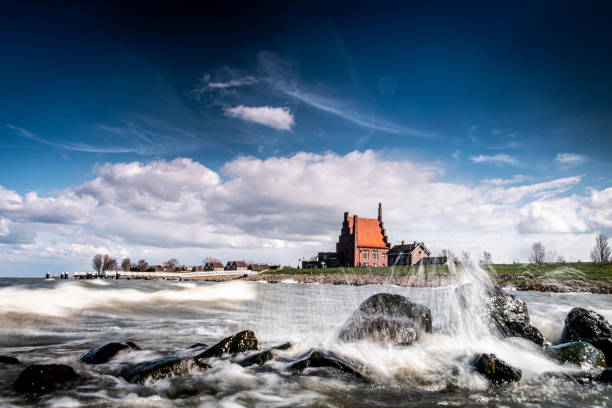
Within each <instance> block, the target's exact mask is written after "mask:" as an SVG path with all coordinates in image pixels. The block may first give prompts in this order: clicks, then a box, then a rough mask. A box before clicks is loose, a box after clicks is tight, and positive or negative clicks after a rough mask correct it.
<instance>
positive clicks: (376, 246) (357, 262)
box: [336, 203, 391, 267]
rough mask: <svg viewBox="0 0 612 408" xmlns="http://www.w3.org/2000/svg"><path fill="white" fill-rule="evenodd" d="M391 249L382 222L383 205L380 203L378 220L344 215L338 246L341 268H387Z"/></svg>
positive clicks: (338, 258)
mask: <svg viewBox="0 0 612 408" xmlns="http://www.w3.org/2000/svg"><path fill="white" fill-rule="evenodd" d="M390 247H391V243H390V242H389V240H388V238H387V235H386V231H385V227H384V223H383V220H382V204H381V203H378V218H377V219H375V218H360V217H359V216H357V215H353V216H349V213H348V212H345V213H344V221H343V222H342V229H341V231H340V236H339V237H338V243H337V244H336V254H337V260H338V264H339V265H340V266H373V267H376V266H387V252H388V251H389V248H390Z"/></svg>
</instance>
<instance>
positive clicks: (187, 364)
mask: <svg viewBox="0 0 612 408" xmlns="http://www.w3.org/2000/svg"><path fill="white" fill-rule="evenodd" d="M196 367H197V368H199V369H208V368H210V366H209V365H208V364H206V363H205V362H204V361H203V360H202V359H201V358H197V357H176V356H172V357H166V358H161V359H159V360H152V361H145V362H143V363H139V364H136V365H134V366H131V367H128V368H126V369H124V370H122V372H121V373H120V374H119V375H120V376H121V377H123V378H124V379H125V380H126V381H127V382H130V383H141V384H142V383H144V382H145V381H147V380H159V379H162V378H169V377H174V376H177V375H185V374H188V373H189V372H191V371H192V370H193V369H195V368H196Z"/></svg>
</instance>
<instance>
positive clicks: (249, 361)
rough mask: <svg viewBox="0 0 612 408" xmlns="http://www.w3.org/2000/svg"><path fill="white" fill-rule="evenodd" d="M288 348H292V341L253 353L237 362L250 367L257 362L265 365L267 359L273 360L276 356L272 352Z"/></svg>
mask: <svg viewBox="0 0 612 408" xmlns="http://www.w3.org/2000/svg"><path fill="white" fill-rule="evenodd" d="M288 348H291V343H284V344H281V345H279V346H276V347H270V348H268V349H265V350H263V351H260V352H258V353H255V354H252V355H250V356H248V357H246V358H243V359H242V360H240V361H238V362H237V363H238V364H239V365H241V366H242V367H250V366H252V365H255V364H257V365H260V366H261V365H264V364H265V362H266V361H268V360H272V359H273V358H274V354H273V353H272V351H274V350H287V349H288Z"/></svg>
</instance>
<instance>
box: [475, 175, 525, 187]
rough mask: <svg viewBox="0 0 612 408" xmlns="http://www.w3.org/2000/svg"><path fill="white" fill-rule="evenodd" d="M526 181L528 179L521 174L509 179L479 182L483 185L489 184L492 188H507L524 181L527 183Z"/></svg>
mask: <svg viewBox="0 0 612 408" xmlns="http://www.w3.org/2000/svg"><path fill="white" fill-rule="evenodd" d="M528 179H529V177H527V176H524V175H522V174H515V175H514V176H512V177H511V178H509V179H501V178H494V179H485V180H481V182H482V183H483V184H489V185H492V186H507V185H510V184H517V183H522V182H524V181H527V180H528Z"/></svg>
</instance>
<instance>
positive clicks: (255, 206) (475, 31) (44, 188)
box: [0, 1, 612, 276]
mask: <svg viewBox="0 0 612 408" xmlns="http://www.w3.org/2000/svg"><path fill="white" fill-rule="evenodd" d="M396 3H397V2H385V1H378V2H351V4H350V5H349V4H347V3H345V2H257V3H255V2H241V1H238V2H231V5H228V4H224V3H222V2H218V3H215V2H209V3H207V4H200V3H199V2H193V3H191V2H166V3H162V2H149V1H146V2H145V1H142V2H137V1H128V2H122V3H121V4H119V3H118V2H53V3H49V2H33V1H8V2H4V3H3V6H2V8H3V10H2V13H0V49H1V51H2V55H3V57H2V63H0V96H1V98H0V259H2V260H1V261H0V276H40V275H42V274H44V273H45V272H47V271H49V272H51V273H59V272H60V271H70V272H74V271H86V270H90V269H91V266H90V264H91V257H92V256H93V255H94V254H96V253H99V252H100V253H108V254H110V255H111V256H113V257H115V258H117V259H119V260H120V259H123V258H124V257H130V258H131V259H132V260H133V261H135V260H138V259H142V258H145V259H147V260H148V261H149V263H151V264H154V263H162V262H163V261H165V260H167V259H169V258H170V257H175V258H178V259H179V261H180V262H181V263H185V264H200V263H201V262H202V260H203V259H204V258H206V257H209V256H213V257H217V258H221V259H222V260H225V261H227V260H230V259H246V260H252V261H259V262H267V263H272V264H279V263H280V264H291V265H296V264H297V262H298V259H300V258H303V257H310V256H312V255H314V254H316V252H317V251H332V250H334V249H335V242H336V241H337V238H338V235H339V232H340V227H341V222H342V216H343V213H344V211H349V212H350V213H351V214H353V213H355V214H358V215H359V216H363V217H371V218H375V217H376V215H377V205H378V203H379V202H382V203H383V213H384V221H385V228H386V230H387V233H388V235H389V239H390V241H391V242H392V243H399V242H400V241H401V240H405V241H410V242H411V241H415V240H416V241H424V242H425V243H426V245H427V246H428V247H429V248H430V249H432V251H433V252H434V254H437V253H438V252H440V251H441V250H443V249H451V250H453V251H454V252H455V253H457V254H459V253H462V252H466V251H467V252H469V253H470V254H471V256H472V257H473V258H474V259H479V258H480V257H482V252H483V251H485V250H486V251H489V252H491V254H492V256H493V261H494V262H499V263H502V262H506V263H509V262H513V261H521V262H525V261H527V257H528V252H529V246H530V244H531V243H533V242H536V241H541V242H543V243H544V245H545V246H546V247H547V248H548V249H549V251H550V253H551V256H552V257H556V256H554V254H553V253H556V255H557V256H562V257H563V258H565V259H566V260H567V261H575V260H582V261H586V260H588V259H589V252H590V249H591V248H592V247H593V244H594V237H595V236H596V235H597V234H599V233H603V234H606V235H612V160H611V159H610V157H611V154H612V133H611V132H612V96H611V95H612V75H611V71H610V67H612V45H611V44H612V28H611V26H610V24H609V21H611V19H612V6H611V5H610V4H609V2H603V1H601V2H588V1H585V2H564V1H554V2H552V1H551V2H546V1H542V2H537V4H534V3H536V2H507V3H505V4H502V5H500V4H499V3H498V2H495V3H497V4H493V3H491V2H473V3H472V2H462V3H461V4H458V3H456V2H449V3H445V2H435V1H434V2H403V4H396Z"/></svg>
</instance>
